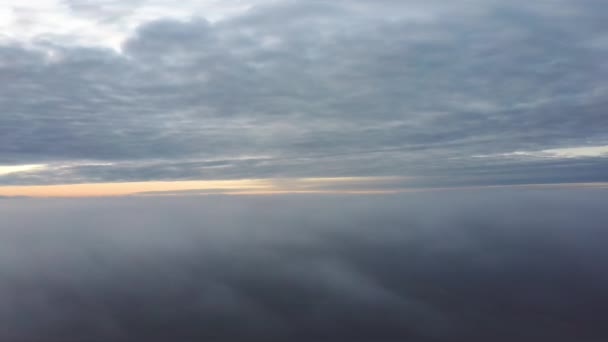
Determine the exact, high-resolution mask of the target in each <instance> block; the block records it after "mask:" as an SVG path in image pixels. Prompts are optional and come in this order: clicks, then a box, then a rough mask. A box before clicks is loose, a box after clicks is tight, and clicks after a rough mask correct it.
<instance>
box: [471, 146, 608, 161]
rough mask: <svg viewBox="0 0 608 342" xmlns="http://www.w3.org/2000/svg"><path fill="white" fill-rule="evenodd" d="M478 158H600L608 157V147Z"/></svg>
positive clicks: (588, 147)
mask: <svg viewBox="0 0 608 342" xmlns="http://www.w3.org/2000/svg"><path fill="white" fill-rule="evenodd" d="M474 157H476V158H488V157H509V158H558V159H567V158H598V157H608V145H606V146H585V147H567V148H552V149H547V150H540V151H515V152H509V153H500V154H485V155H476V156H474Z"/></svg>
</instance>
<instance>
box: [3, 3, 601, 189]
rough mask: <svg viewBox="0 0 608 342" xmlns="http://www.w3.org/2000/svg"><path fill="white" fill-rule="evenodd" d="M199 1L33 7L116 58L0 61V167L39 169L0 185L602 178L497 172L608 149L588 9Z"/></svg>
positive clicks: (592, 161)
mask: <svg viewBox="0 0 608 342" xmlns="http://www.w3.org/2000/svg"><path fill="white" fill-rule="evenodd" d="M45 3H46V2H45ZM51 3H52V4H51ZM205 4H206V5H200V6H198V7H197V5H195V4H194V2H192V3H191V2H185V3H184V4H183V5H182V7H178V8H177V9H174V10H173V11H171V10H170V8H173V7H175V6H173V5H171V6H169V5H168V4H167V3H165V2H164V1H135V2H129V4H124V2H114V1H95V2H93V1H82V0H71V1H68V2H66V3H63V4H62V5H61V6H59V5H57V4H55V3H54V2H53V1H51V2H48V4H46V5H45V6H47V7H48V8H52V10H51V9H49V10H48V11H51V12H52V13H60V12H61V11H63V12H61V13H64V12H65V13H67V14H65V13H64V14H62V15H66V16H68V15H69V17H70V18H79V19H80V20H89V21H91V22H92V23H94V24H95V25H96V26H95V27H96V29H97V30H102V32H110V33H111V31H112V30H115V31H116V30H117V31H116V32H119V33H120V34H118V33H117V35H118V36H117V37H119V38H120V39H119V38H116V39H119V44H118V45H120V52H118V51H116V50H114V49H113V48H116V47H117V46H118V45H117V44H115V43H112V44H109V43H107V42H106V40H105V39H101V38H94V37H96V36H95V35H90V36H87V34H88V33H87V32H89V31H87V30H84V29H82V30H73V32H72V31H70V32H71V33H70V34H67V35H58V34H51V33H48V34H44V30H43V29H40V28H38V26H35V25H37V24H35V23H38V21H37V20H34V24H31V25H34V26H35V27H34V28H36V30H42V33H38V34H32V35H31V37H30V36H28V37H16V38H15V39H12V40H7V41H5V42H4V43H2V44H1V45H0V77H1V78H2V80H3V82H2V84H1V85H0V108H2V113H1V114H0V165H5V166H10V165H12V166H14V165H23V164H26V165H28V164H47V165H49V168H47V169H46V170H44V171H41V170H39V171H40V172H27V173H13V174H10V175H4V176H0V183H1V184H44V183H75V182H103V181H145V180H150V179H151V180H173V179H224V178H226V179H235V178H274V177H335V176H410V177H418V178H419V179H420V180H419V182H420V185H429V184H430V185H444V184H445V183H449V184H452V185H458V184H467V185H480V184H512V183H532V182H540V183H548V182H565V181H568V182H571V181H573V182H589V181H606V180H607V178H606V174H608V173H607V172H606V169H607V167H608V160H607V159H606V158H605V155H583V156H579V158H569V157H568V158H566V157H564V158H552V160H530V158H512V157H513V156H512V155H511V156H510V155H509V154H512V153H514V152H517V151H544V150H558V149H571V148H600V149H601V148H605V146H608V136H607V135H606V132H608V119H607V118H608V116H606V115H605V111H606V100H605V99H606V96H607V95H608V83H607V82H606V79H608V78H607V77H606V76H608V72H607V71H608V69H607V68H608V64H607V63H606V60H608V59H607V58H606V57H607V56H608V40H607V39H606V37H608V26H607V24H606V23H607V22H608V20H606V19H608V18H606V16H605V15H604V13H605V11H602V10H601V8H602V6H603V4H602V3H601V2H598V1H592V0H587V1H577V2H572V1H554V2H552V3H551V6H548V5H545V4H544V3H539V4H528V3H526V2H523V1H509V2H505V1H476V0H470V1H466V0H463V1H457V2H450V4H446V3H445V2H443V1H414V0H408V1H374V2H371V1H359V0H352V1H334V2H326V1H298V0H293V1H267V2H261V3H256V5H255V6H254V4H253V3H251V4H249V3H247V2H223V5H221V4H220V2H213V1H211V2H206V3H205ZM40 6H42V5H40ZM58 6H59V7H58ZM41 8H42V7H41ZM45 8H46V7H45ZM22 10H23V11H25V10H26V9H22ZM57 11H59V12H57ZM205 11H207V12H208V14H205ZM13 12H14V13H17V12H15V11H13ZM51 12H49V13H51ZM177 12H179V13H177ZM182 12H183V13H182ZM26 13H29V12H26ZM146 13H148V14H146ZM151 13H152V14H151ZM163 13H165V14H164V15H163ZM17 14H18V13H17ZM17 14H15V15H17ZM91 18H95V20H93V19H91ZM15 25H16V24H15ZM91 25H93V24H91ZM15 27H16V26H15ZM32 30H33V29H32ZM36 30H34V31H35V32H38V31H36ZM100 32H101V31H100ZM112 32H113V31H112ZM76 33H79V34H80V36H74V35H75V34H76ZM83 40H85V41H86V43H84V42H82V41H83ZM479 155H486V156H494V157H492V158H475V156H479ZM505 155H506V156H507V158H505V157H504V156H505ZM217 165H221V166H222V167H219V168H218V167H216V166H217ZM210 166H211V167H210ZM448 178H449V179H448Z"/></svg>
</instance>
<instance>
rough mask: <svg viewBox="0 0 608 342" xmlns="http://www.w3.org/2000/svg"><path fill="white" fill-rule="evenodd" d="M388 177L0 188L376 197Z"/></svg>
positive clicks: (2, 189) (27, 193)
mask: <svg viewBox="0 0 608 342" xmlns="http://www.w3.org/2000/svg"><path fill="white" fill-rule="evenodd" d="M391 180H395V178H391V177H384V178H383V177H343V178H300V179H238V180H196V181H150V182H125V183H86V184H61V185H18V186H0V196H5V197H112V196H132V195H183V194H186V195H187V194H235V195H264V194H282V193H378V192H394V191H390V190H387V191H383V190H374V184H377V182H379V181H383V182H386V181H391ZM338 184H348V185H350V186H352V189H343V190H331V189H327V188H326V187H327V186H331V185H338Z"/></svg>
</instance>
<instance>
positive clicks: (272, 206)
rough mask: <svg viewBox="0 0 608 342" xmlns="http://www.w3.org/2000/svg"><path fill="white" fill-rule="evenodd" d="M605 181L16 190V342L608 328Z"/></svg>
mask: <svg viewBox="0 0 608 342" xmlns="http://www.w3.org/2000/svg"><path fill="white" fill-rule="evenodd" d="M605 202H606V193H605V192H602V191H598V190H581V191H571V190H570V191H568V192H564V191H561V190H551V191H543V192H539V191H519V192H513V191H482V192H473V191H470V192H458V193H449V192H448V193H437V194H416V195H408V196H404V195H399V196H362V197H352V196H351V197H338V196H324V197H320V196H310V197H308V196H282V197H265V198H260V197H222V196H219V197H214V198H184V197H180V198H173V199H161V198H145V199H142V198H131V199H126V198H123V199H119V200H106V199H100V200H84V201H83V200H54V201H49V200H32V199H23V200H19V199H12V200H5V201H4V202H3V203H2V206H1V207H0V215H1V216H2V220H3V223H2V227H1V228H0V302H1V303H2V305H1V306H0V339H2V340H6V341H28V342H29V341H49V342H55V341H57V342H60V341H61V342H64V341H117V342H122V341H150V342H153V341H167V340H197V341H198V340H214V341H285V340H290V341H312V340H314V341H347V340H356V341H363V342H364V341H395V340H398V341H403V340H414V341H489V340H492V341H513V340H517V341H539V340H542V341H555V342H559V341H564V342H566V341H573V340H576V341H581V342H592V341H602V340H605V339H606V338H608V329H607V327H606V325H605V317H606V308H607V307H608V302H607V298H608V297H606V288H608V277H607V273H606V266H607V265H606V260H608V259H607V258H608V255H607V251H606V248H605V245H606V243H607V242H608V235H607V232H606V229H605V222H606V221H607V220H608V217H607V214H606V211H605V208H604V205H603V203H605Z"/></svg>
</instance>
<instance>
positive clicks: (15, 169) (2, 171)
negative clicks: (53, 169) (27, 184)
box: [0, 164, 47, 176]
mask: <svg viewBox="0 0 608 342" xmlns="http://www.w3.org/2000/svg"><path fill="white" fill-rule="evenodd" d="M46 167H47V166H46V165H44V164H31V165H8V166H1V165H0V176H5V175H10V174H12V173H20V172H36V171H42V170H43V169H45V168H46Z"/></svg>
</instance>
